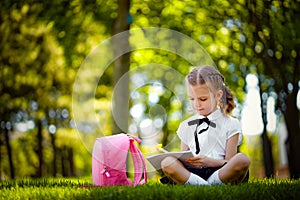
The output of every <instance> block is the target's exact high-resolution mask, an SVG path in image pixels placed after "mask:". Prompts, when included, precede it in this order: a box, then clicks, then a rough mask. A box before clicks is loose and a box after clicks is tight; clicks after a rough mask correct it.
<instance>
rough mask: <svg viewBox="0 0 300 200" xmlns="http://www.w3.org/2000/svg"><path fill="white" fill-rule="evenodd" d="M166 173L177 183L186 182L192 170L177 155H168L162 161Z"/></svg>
mask: <svg viewBox="0 0 300 200" xmlns="http://www.w3.org/2000/svg"><path fill="white" fill-rule="evenodd" d="M161 169H162V170H163V172H164V174H165V175H166V176H168V177H169V178H170V179H171V180H172V181H174V182H175V183H177V184H184V183H186V182H187V180H188V179H189V177H190V172H189V171H188V170H187V169H186V168H185V167H184V166H183V165H182V163H181V162H180V161H179V160H178V159H177V158H175V157H171V156H170V157H166V158H165V159H164V160H163V161H162V162H161Z"/></svg>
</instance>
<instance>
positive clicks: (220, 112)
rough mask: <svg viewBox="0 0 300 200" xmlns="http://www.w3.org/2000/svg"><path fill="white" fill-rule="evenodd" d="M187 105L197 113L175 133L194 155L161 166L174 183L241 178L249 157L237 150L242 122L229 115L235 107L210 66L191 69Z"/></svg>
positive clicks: (227, 91) (183, 145) (214, 182)
mask: <svg viewBox="0 0 300 200" xmlns="http://www.w3.org/2000/svg"><path fill="white" fill-rule="evenodd" d="M186 82H187V91H188V96H189V99H190V104H191V106H192V108H193V110H195V111H196V112H197V114H196V115H194V116H192V117H190V118H189V119H187V120H185V121H183V122H181V124H180V126H179V128H178V130H177V135H178V136H179V138H180V140H181V150H182V151H186V150H191V151H192V152H193V153H194V155H195V156H194V157H192V158H188V159H187V160H185V162H181V161H179V160H178V159H176V158H174V157H167V158H165V159H164V160H163V161H162V162H161V167H162V170H163V172H164V174H165V175H166V176H167V178H168V179H169V180H170V181H171V182H174V183H176V184H187V185H211V184H222V183H239V182H242V181H244V179H245V177H247V176H246V175H249V174H248V168H249V165H250V160H249V158H248V157H247V156H246V155H244V154H242V153H238V149H237V148H238V146H239V145H240V143H241V140H242V135H241V125H240V123H239V121H238V120H237V119H235V118H233V117H230V116H229V114H230V112H231V111H232V109H233V108H234V107H235V104H234V99H233V95H232V93H231V91H230V90H229V89H228V88H227V87H226V86H225V84H224V77H223V76H222V75H221V74H220V72H219V71H217V70H216V69H215V68H214V67H211V66H200V67H196V68H195V69H193V70H192V71H191V72H190V74H188V75H187V77H186Z"/></svg>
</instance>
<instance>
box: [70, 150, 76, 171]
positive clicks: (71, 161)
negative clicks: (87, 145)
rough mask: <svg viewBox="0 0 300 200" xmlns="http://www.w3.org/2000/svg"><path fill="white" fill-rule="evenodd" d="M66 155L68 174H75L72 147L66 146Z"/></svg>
mask: <svg viewBox="0 0 300 200" xmlns="http://www.w3.org/2000/svg"><path fill="white" fill-rule="evenodd" d="M68 157H69V165H70V176H75V175H76V174H75V165H74V153H73V148H72V147H69V148H68Z"/></svg>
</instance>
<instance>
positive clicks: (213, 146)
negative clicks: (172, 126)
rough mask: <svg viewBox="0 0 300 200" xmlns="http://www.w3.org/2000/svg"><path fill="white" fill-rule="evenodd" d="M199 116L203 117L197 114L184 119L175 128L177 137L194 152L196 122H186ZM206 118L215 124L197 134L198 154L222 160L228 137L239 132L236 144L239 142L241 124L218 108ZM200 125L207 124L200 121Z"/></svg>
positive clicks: (240, 139) (240, 140) (240, 138)
mask: <svg viewBox="0 0 300 200" xmlns="http://www.w3.org/2000/svg"><path fill="white" fill-rule="evenodd" d="M200 118H204V116H202V115H199V114H197V115H194V116H192V117H190V118H188V119H186V120H184V121H183V122H181V123H180V125H179V128H178V130H177V135H178V137H179V138H180V139H181V141H182V142H183V143H184V144H186V145H187V146H188V147H189V149H190V150H191V151H192V152H193V153H194V154H195V153H196V144H195V138H194V132H195V129H196V126H197V124H194V125H188V122H189V121H192V120H195V119H200ZM207 118H208V119H209V120H210V121H211V122H213V123H215V124H216V126H215V127H213V126H209V128H208V130H207V131H204V132H203V133H201V134H198V141H199V146H200V155H204V156H208V157H211V158H214V159H219V160H222V159H224V158H225V153H226V152H225V150H226V142H227V140H228V139H229V138H230V137H232V136H233V135H235V134H239V142H238V145H240V144H241V142H242V131H241V124H240V122H239V121H238V120H237V119H236V118H233V117H231V116H227V115H225V114H223V113H222V112H221V110H220V109H218V110H216V111H215V112H213V113H211V114H210V115H209V116H207ZM201 126H202V127H204V128H205V126H206V127H207V124H206V123H202V124H201V125H200V126H199V127H200V128H201Z"/></svg>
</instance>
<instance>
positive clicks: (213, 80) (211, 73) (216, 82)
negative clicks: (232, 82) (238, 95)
mask: <svg viewBox="0 0 300 200" xmlns="http://www.w3.org/2000/svg"><path fill="white" fill-rule="evenodd" d="M186 81H187V82H188V83H189V84H190V85H192V86H195V85H198V84H200V85H202V84H206V85H207V86H208V88H209V90H210V91H211V92H214V93H215V92H217V91H218V90H222V91H223V96H222V98H221V99H220V102H219V106H220V108H221V110H222V112H223V113H226V114H230V113H231V111H232V110H233V109H234V108H235V103H234V95H233V94H232V92H231V91H230V89H229V88H228V87H227V86H225V83H224V82H225V78H224V76H223V75H222V74H221V73H220V72H219V71H218V70H217V69H216V68H214V67H212V66H198V67H196V68H194V69H193V70H192V71H191V72H190V73H189V74H188V75H187V76H186Z"/></svg>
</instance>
